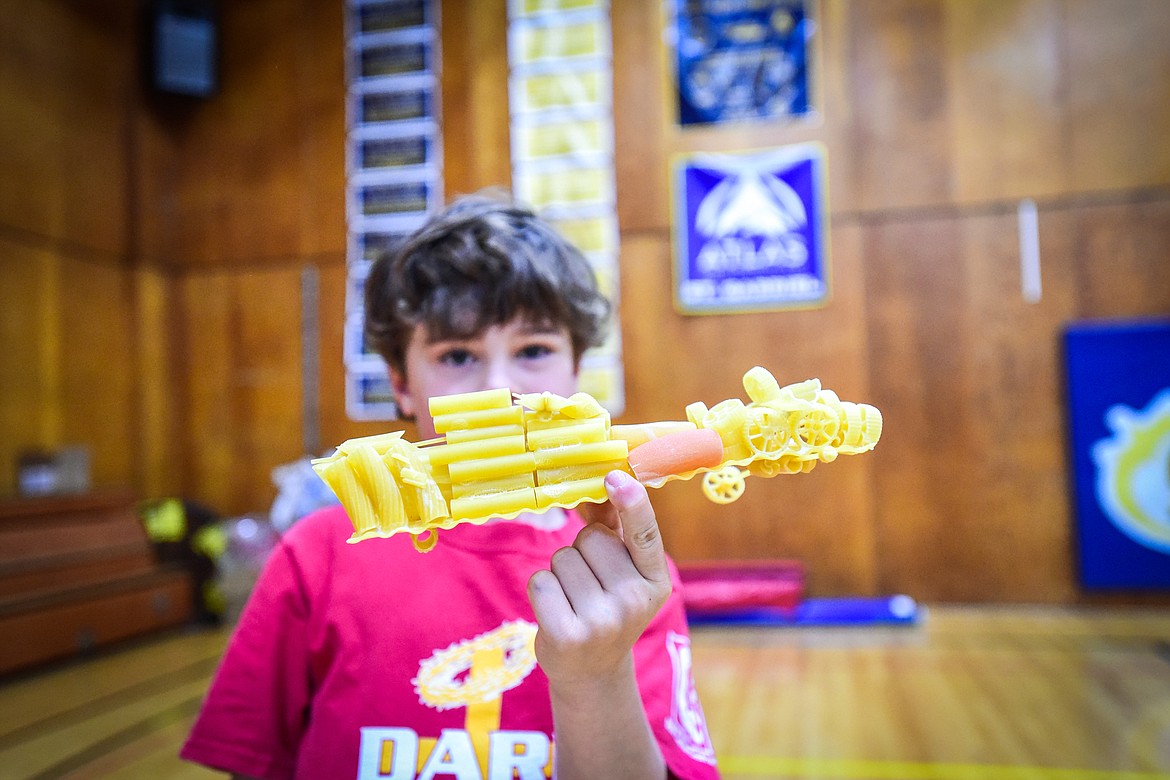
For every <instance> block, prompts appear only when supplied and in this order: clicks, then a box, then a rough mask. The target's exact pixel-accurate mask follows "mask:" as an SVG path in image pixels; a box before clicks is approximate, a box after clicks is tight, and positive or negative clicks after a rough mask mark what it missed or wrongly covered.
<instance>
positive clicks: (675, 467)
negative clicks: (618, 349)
mask: <svg viewBox="0 0 1170 780" xmlns="http://www.w3.org/2000/svg"><path fill="white" fill-rule="evenodd" d="M743 386H744V390H745V391H746V393H747V396H748V401H747V402H744V401H742V400H740V399H738V398H731V399H727V400H725V401H721V402H720V403H718V404H716V405H715V406H713V407H711V408H709V409H708V408H707V406H706V405H705V404H703V403H702V402H696V403H693V404H691V405H689V406H688V407H687V408H686V418H687V419H686V420H670V421H663V422H653V423H644V424H641V425H613V424H611V421H610V415H609V413H608V412H607V411H606V410H605V409H604V408H603V407H602V406H601V405H600V404H599V403H598V402H597V401H596V399H594V398H593V397H592V396H590V395H588V394H587V393H575V394H574V395H571V396H569V397H568V398H563V397H561V396H558V395H555V394H553V393H529V394H517V395H513V394H512V393H511V392H510V391H509V390H507V389H506V388H500V389H495V390H484V391H480V392H474V393H459V394H456V395H447V396H438V397H435V398H431V399H430V401H429V411H430V414H431V416H432V417H433V418H434V421H435V431H436V432H438V433H439V434H441V436H440V437H439V438H437V439H432V440H430V441H425V442H419V443H417V444H415V443H411V442H409V441H406V440H405V439H403V438H402V436H403V434H402V432H401V431H397V432H394V433H385V434H379V435H376V436H366V437H362V438H357V439H350V440H348V441H346V442H343V443H342V444H341V445H340V446H339V447H338V448H337V451H336V452H335V453H334V454H333V455H331V456H329V457H327V458H318V459H316V460H314V461H313V468H314V469H315V470H316V472H317V473H318V474H319V475H320V476H321V478H322V479H323V480H324V481H325V483H326V484H328V485H329V487H330V488H331V489H332V490H333V492H334V493H336V494H337V497H338V498H339V499H340V500H341V503H342V504H343V505H344V506H345V509H346V512H347V513H348V514H349V517H350V520H351V521H352V522H353V527H354V533H353V536H352V537H351V538H350V540H349V541H350V542H359V541H362V540H364V539H370V538H374V537H388V536H392V535H394V534H397V533H409V534H411V536H412V537H413V540H414V544H415V547H416V548H417V549H418V550H419V551H420V552H426V551H428V550H430V549H432V548H433V547H434V545H435V543H436V542H437V540H438V535H437V532H438V531H439V530H440V529H447V528H453V527H454V526H456V525H458V524H459V523H475V524H482V523H485V522H487V521H488V520H490V519H493V518H504V519H507V518H513V517H515V516H517V515H519V514H521V513H523V512H544V511H547V510H549V509H552V508H554V507H561V508H565V509H568V508H572V507H574V506H577V505H578V504H580V503H582V502H591V503H601V502H603V501H605V500H606V493H605V475H606V474H608V473H609V472H610V471H613V470H615V469H618V470H621V471H625V472H627V473H629V474H632V475H633V476H634V477H635V478H636V479H638V481H640V482H642V483H643V484H644V485H646V486H647V487H652V488H657V487H661V486H662V485H664V484H666V483H667V482H670V481H672V480H688V479H692V478H693V477H696V476H699V475H702V488H703V493H704V495H706V496H707V498H708V499H710V500H711V501H714V502H715V503H720V504H726V503H730V502H732V501H735V500H736V499H737V498H739V497H740V496H741V495H742V494H743V491H744V480H745V479H746V478H747V477H749V476H758V477H774V476H776V475H778V474H800V473H806V472H808V471H811V470H812V469H813V467H814V466H816V464H817V463H831V462H832V461H833V460H836V458H837V457H838V456H839V455H857V454H860V453H863V452H868V451H869V450H872V449H873V448H874V446H875V445H876V444H877V442H878V439H879V438H881V433H882V416H881V412H879V411H878V410H877V409H876V408H875V407H873V406H870V405H868V404H862V403H851V402H849V401H842V400H841V399H839V398H838V397H837V394H836V393H834V392H833V391H832V390H827V389H825V388H822V387H821V383H820V381H819V380H817V379H809V380H806V381H804V382H799V383H797V384H791V385H786V386H784V387H781V386H780V384H779V383H778V382H777V381H776V379H775V377H773V376H772V374H771V373H770V372H769V371H768V370H767V369H764V368H761V367H759V366H757V367H755V368H753V369H751V370H750V371H748V372H747V373H746V374H745V375H744V377H743Z"/></svg>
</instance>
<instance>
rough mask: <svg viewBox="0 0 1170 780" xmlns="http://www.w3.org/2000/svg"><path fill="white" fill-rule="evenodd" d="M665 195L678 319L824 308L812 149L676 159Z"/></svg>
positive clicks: (823, 228)
mask: <svg viewBox="0 0 1170 780" xmlns="http://www.w3.org/2000/svg"><path fill="white" fill-rule="evenodd" d="M673 186H674V198H673V202H674V208H673V220H674V271H675V273H674V276H675V291H674V300H675V306H676V308H677V309H678V310H679V311H680V312H681V313H683V314H715V313H726V312H743V311H767V310H773V309H785V308H811V307H816V306H821V305H824V303H825V302H826V301H827V300H828V297H829V242H828V229H827V223H828V206H827V203H826V194H825V150H824V147H823V146H822V145H821V144H816V143H810V144H797V145H793V146H785V147H780V148H777V149H770V150H765V151H759V152H750V153H741V154H692V155H686V156H680V157H678V158H676V159H675V163H674V184H673Z"/></svg>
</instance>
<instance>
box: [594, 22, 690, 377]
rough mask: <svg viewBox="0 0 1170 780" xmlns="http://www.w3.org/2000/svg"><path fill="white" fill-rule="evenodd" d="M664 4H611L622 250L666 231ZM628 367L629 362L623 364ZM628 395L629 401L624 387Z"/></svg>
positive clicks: (668, 110) (668, 107)
mask: <svg viewBox="0 0 1170 780" xmlns="http://www.w3.org/2000/svg"><path fill="white" fill-rule="evenodd" d="M663 6H664V4H663V3H613V4H612V5H611V7H610V28H611V30H612V36H613V124H614V175H615V181H616V183H617V185H616V186H617V211H618V226H619V229H620V230H621V232H622V249H623V254H624V245H625V242H626V240H627V239H626V235H627V234H630V233H636V232H640V231H645V230H664V229H667V228H669V226H670V190H669V189H668V185H669V179H668V177H669V167H670V166H669V162H670V161H669V159H668V158H669V152H668V151H667V146H666V141H667V135H668V133H669V129H670V127H671V125H672V124H673V122H674V121H675V120H674V114H675V112H674V109H673V108H672V104H671V92H670V89H671V78H672V77H671V76H670V73H671V68H670V65H669V53H668V52H667V50H666V46H665V44H664V43H663V25H664V24H665V16H664V13H663V10H662V9H663ZM626 362H627V365H628V366H629V365H632V364H633V362H632V361H631V360H629V358H627V359H626ZM626 394H627V396H631V395H632V393H631V392H629V388H627V393H626Z"/></svg>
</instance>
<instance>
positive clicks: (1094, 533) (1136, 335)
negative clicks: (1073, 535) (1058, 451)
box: [1065, 321, 1170, 589]
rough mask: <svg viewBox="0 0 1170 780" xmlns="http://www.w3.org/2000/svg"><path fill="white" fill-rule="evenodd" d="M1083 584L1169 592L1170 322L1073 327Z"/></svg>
mask: <svg viewBox="0 0 1170 780" xmlns="http://www.w3.org/2000/svg"><path fill="white" fill-rule="evenodd" d="M1065 358H1066V366H1067V371H1068V403H1069V417H1070V427H1071V434H1072V436H1071V442H1072V450H1073V452H1072V456H1073V476H1074V479H1075V494H1076V495H1075V498H1076V519H1077V529H1078V537H1079V539H1078V541H1079V555H1080V573H1081V584H1082V585H1084V586H1085V587H1086V588H1151V589H1153V588H1170V321H1153V322H1131V323H1079V324H1075V325H1072V326H1070V327H1069V328H1068V329H1067V330H1066V332H1065Z"/></svg>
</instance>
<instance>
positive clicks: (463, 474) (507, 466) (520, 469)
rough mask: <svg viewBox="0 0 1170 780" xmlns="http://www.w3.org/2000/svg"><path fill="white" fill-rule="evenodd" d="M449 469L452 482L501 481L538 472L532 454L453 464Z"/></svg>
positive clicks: (526, 453) (502, 456) (525, 453)
mask: <svg viewBox="0 0 1170 780" xmlns="http://www.w3.org/2000/svg"><path fill="white" fill-rule="evenodd" d="M447 469H448V470H449V471H450V473H451V481H452V482H470V481H472V480H487V479H499V478H500V477H507V476H511V475H512V474H523V473H524V472H526V471H536V458H535V457H534V456H533V454H532V453H531V452H524V453H521V454H519V455H501V456H500V457H498V458H484V459H482V460H468V461H464V462H462V463H452V464H451V465H450V466H448V467H447Z"/></svg>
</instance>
